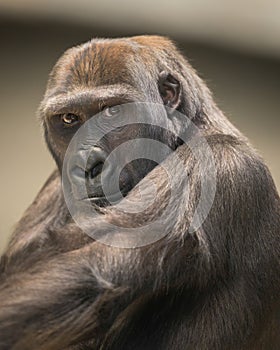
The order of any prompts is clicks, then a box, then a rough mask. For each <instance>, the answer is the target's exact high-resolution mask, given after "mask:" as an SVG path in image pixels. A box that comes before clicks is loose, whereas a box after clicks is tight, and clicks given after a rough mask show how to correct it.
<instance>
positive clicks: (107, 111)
mask: <svg viewBox="0 0 280 350" xmlns="http://www.w3.org/2000/svg"><path fill="white" fill-rule="evenodd" d="M120 110H121V109H120V106H111V107H105V108H104V109H103V113H104V115H105V116H106V117H113V116H115V115H117V114H119V113H120Z"/></svg>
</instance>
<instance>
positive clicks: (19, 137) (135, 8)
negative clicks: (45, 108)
mask: <svg viewBox="0 0 280 350" xmlns="http://www.w3.org/2000/svg"><path fill="white" fill-rule="evenodd" d="M0 28H1V29H0V40H1V41H0V42H1V55H0V78H1V80H0V105H1V115H0V122H1V124H0V125H1V126H0V146H1V147H0V152H1V181H0V193H1V202H0V206H1V208H0V251H1V250H2V249H3V248H4V247H5V245H6V242H7V238H8V236H9V235H10V234H11V232H12V229H13V226H14V224H15V222H16V221H17V220H18V219H19V218H20V216H21V215H22V213H23V211H24V209H25V208H26V207H27V206H28V205H29V204H30V203H31V201H32V199H33V198H34V196H35V195H36V193H37V192H38V190H39V189H40V187H41V186H42V184H43V183H44V181H45V179H46V178H47V177H48V175H49V174H50V173H51V171H52V169H53V168H54V166H55V165H54V162H53V161H52V159H51V157H50V155H49V154H48V152H47V150H46V147H45V145H44V142H43V138H42V133H41V130H40V125H39V123H38V121H37V120H36V117H35V113H36V109H37V107H38V104H39V102H40V99H41V98H42V96H43V93H44V88H45V84H46V81H47V76H48V73H49V71H50V69H51V67H52V66H53V64H54V63H55V61H56V60H57V59H58V57H59V56H60V55H61V54H62V53H63V51H64V50H65V49H67V48H69V47H71V46H73V45H75V44H79V43H81V42H84V41H87V40H89V39H90V38H92V37H97V36H103V37H116V36H128V35H135V34H163V35H166V36H169V37H171V38H172V39H174V40H175V41H177V43H178V45H179V47H180V48H181V49H182V50H183V52H184V53H185V54H186V56H187V57H188V59H189V61H190V62H191V64H192V65H193V66H194V67H195V68H196V69H197V71H198V73H199V74H200V76H202V78H204V79H205V80H206V82H207V83H208V85H209V86H210V88H211V89H212V91H213V92H214V95H215V97H216V100H217V102H218V104H219V106H220V107H221V108H222V109H223V110H224V111H225V113H226V114H227V116H228V117H229V119H230V120H231V121H232V122H233V123H234V124H235V125H236V126H237V127H238V128H239V129H241V130H242V131H243V132H244V133H245V134H246V135H247V136H248V137H249V139H250V140H251V142H252V144H253V145H254V146H255V147H256V148H257V149H258V150H259V153H260V154H261V155H262V156H263V157H264V159H265V161H266V163H267V164H268V165H269V167H270V169H271V171H272V174H273V177H274V179H275V182H276V184H277V186H278V188H280V165H279V146H280V140H279V130H280V129H279V127H280V118H279V117H280V116H279V107H280V1H279V0H266V1H265V0H254V1H250V0H249V1H246V2H244V1H240V0H237V1H234V2H231V3H230V2H226V1H217V0H211V1H210V0H203V1H200V0H196V1H194V0H192V1H185V0H173V1H172V2H170V1H163V0H161V1H160V0H153V1H148V0H142V1H141V2H140V1H134V0H133V1H129V0H120V1H113V0H103V1H102V2H101V1H100V2H99V1H93V0H79V1H74V0H56V1H55V0H41V1H35V0H13V1H10V0H0Z"/></svg>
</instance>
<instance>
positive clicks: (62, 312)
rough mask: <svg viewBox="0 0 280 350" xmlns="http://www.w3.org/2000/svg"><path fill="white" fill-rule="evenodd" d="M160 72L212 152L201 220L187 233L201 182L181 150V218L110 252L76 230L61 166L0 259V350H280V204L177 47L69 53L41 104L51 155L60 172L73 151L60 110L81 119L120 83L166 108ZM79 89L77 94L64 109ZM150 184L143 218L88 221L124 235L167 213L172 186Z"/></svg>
mask: <svg viewBox="0 0 280 350" xmlns="http://www.w3.org/2000/svg"><path fill="white" fill-rule="evenodd" d="M161 71H167V72H169V73H171V74H172V76H174V77H175V78H176V79H177V80H178V81H179V82H180V84H181V96H180V103H179V104H178V106H176V108H177V109H178V110H180V111H181V112H183V113H184V114H186V115H187V116H188V117H189V118H190V119H192V120H193V122H194V123H196V125H197V126H198V127H199V128H200V129H201V132H202V133H203V134H204V135H205V137H206V139H207V141H208V143H209V145H210V146H211V148H212V151H213V153H214V157H215V164H216V168H217V191H216V197H215V200H214V203H213V206H212V208H211V211H210V213H209V215H208V217H207V219H206V221H205V222H204V223H203V225H202V227H200V228H199V229H198V230H197V231H196V232H195V233H193V234H190V233H188V227H189V224H190V222H191V219H192V215H193V212H194V209H195V207H196V204H197V201H198V198H199V192H200V176H201V174H200V168H199V167H198V166H197V164H196V161H195V159H193V157H192V153H191V152H190V150H189V149H188V147H187V146H186V145H181V146H179V147H178V148H177V149H176V150H175V151H174V152H175V153H176V154H177V155H178V156H179V157H180V158H181V159H182V160H183V162H184V164H185V167H186V169H187V172H188V174H189V186H190V200H189V202H188V206H187V208H186V210H185V212H184V220H183V221H182V220H181V221H180V222H179V223H178V225H175V226H174V229H173V230H172V231H171V232H169V233H168V235H167V236H166V237H165V238H163V239H162V240H160V241H158V242H156V243H154V244H151V245H149V246H146V247H142V248H137V249H121V248H113V247H109V246H105V245H102V244H100V243H99V242H97V241H93V240H92V239H91V238H89V237H87V236H86V235H85V234H84V233H82V232H80V230H79V229H78V228H77V227H76V226H75V224H74V223H73V222H72V221H71V217H70V216H69V214H68V211H67V209H66V206H65V204H64V200H63V196H62V193H61V186H60V179H59V176H60V175H59V171H56V172H55V173H54V174H53V175H52V176H51V177H50V179H49V180H48V181H47V183H46V184H45V186H44V187H43V189H42V190H41V192H40V193H39V195H38V196H37V198H36V199H35V201H34V203H33V204H32V205H31V207H30V208H29V209H28V210H27V212H26V213H25V215H24V217H23V218H22V219H21V221H20V222H19V224H18V227H17V229H16V231H15V233H14V235H13V237H12V240H11V242H10V244H9V246H8V249H7V251H6V252H5V254H4V255H3V257H2V259H1V287H0V349H1V350H2V349H3V350H6V349H19V350H24V349H28V350H31V349H36V350H37V349H38V350H39V349H40V350H42V349H64V348H71V349H75V350H77V349H83V350H85V349H106V350H115V349H118V350H120V349H122V350H132V349H133V350H138V349H139V350H140V349H141V350H144V349H145V350H146V349H151V350H152V349H153V350H155V349H160V350H164V349H166V350H167V349H168V350H170V349H173V350H175V349H176V350H182V349H188V350H189V349H190V350H191V349H195V350H206V349H207V350H208V349H209V350H210V349H211V350H216V349H217V350H218V349H219V350H230V349H231V350H233V349H234V350H277V349H279V347H280V337H279V326H280V323H279V293H280V263H279V257H280V246H279V223H280V216H279V213H280V211H279V210H280V208H279V203H280V201H279V196H278V194H277V191H276V189H275V185H274V183H273V180H272V178H271V175H270V173H269V170H268V169H267V167H266V166H265V165H264V163H263V162H262V160H261V159H260V158H259V157H258V156H257V155H256V153H255V152H254V150H253V149H252V148H251V147H250V145H249V144H248V142H247V140H246V138H245V137H244V136H242V135H241V134H240V133H239V131H237V130H236V129H235V128H234V127H233V126H232V125H231V124H230V123H229V121H228V120H227V119H226V118H225V117H224V116H223V114H222V112H221V111H220V110H219V109H218V108H217V106H216V105H215V103H214V102H213V99H212V97H211V94H210V93H209V91H208V89H207V88H206V86H205V84H204V83H203V82H202V81H201V80H200V79H199V78H198V77H197V75H196V74H195V72H194V71H193V69H192V68H191V67H190V66H189V65H188V63H187V62H186V60H185V59H184V58H183V57H182V56H181V55H180V53H178V51H177V50H176V48H175V47H174V45H173V44H172V43H171V42H170V41H169V40H167V39H164V38H160V37H135V38H130V39H117V40H93V41H91V42H89V43H86V44H84V45H82V46H80V47H77V48H73V49H70V50H69V51H67V52H66V54H65V55H64V56H63V57H62V58H61V59H60V60H59V61H58V63H57V65H56V66H55V68H54V70H53V72H52V73H51V76H50V80H49V84H48V88H47V92H46V95H45V98H44V100H43V102H42V105H41V108H40V115H41V116H42V120H43V123H44V126H45V134H46V139H47V143H48V145H49V148H50V150H51V152H52V154H53V155H54V157H55V159H56V161H57V164H58V167H59V168H60V167H61V164H62V160H63V155H64V152H65V149H66V146H65V145H63V144H60V143H59V141H58V140H56V139H55V136H54V134H53V132H52V130H51V128H50V126H49V124H48V118H50V117H51V115H52V114H54V113H57V111H58V110H61V109H63V108H64V104H65V103H66V102H67V103H68V104H69V103H70V104H72V108H74V109H75V108H76V109H79V111H83V113H84V115H85V116H86V117H87V116H89V115H91V114H92V113H93V112H96V111H97V110H98V108H99V107H100V100H102V99H104V96H103V95H102V94H103V93H106V94H107V96H110V94H111V89H112V95H113V96H111V97H110V98H116V96H115V95H114V91H115V90H114V88H116V87H117V89H119V90H118V91H119V96H118V99H120V100H121V101H124V100H125V98H124V96H130V100H135V101H151V102H157V103H162V98H161V96H160V94H159V90H158V77H159V74H160V72H161ZM116 84H117V85H116ZM104 85H105V87H106V86H107V87H106V88H105V90H102V89H103V86H104ZM73 89H75V91H76V95H74V96H73V98H72V99H71V101H69V100H68V101H66V100H65V98H64V96H65V93H67V94H68V96H69V95H71V91H73ZM77 89H78V90H79V89H80V92H78V93H77ZM113 90H114V91H113ZM125 92H126V93H125ZM96 94H100V96H101V97H100V100H98V101H97V100H96V99H95V100H94V99H92V97H93V96H96ZM63 98H64V99H63ZM65 101H66V102H65ZM90 101H94V102H92V103H91V102H90ZM98 106H99V107H98ZM190 137H191V136H190ZM165 162H166V163H167V164H169V165H170V166H171V167H172V168H174V176H175V180H176V181H177V183H178V197H179V196H180V193H181V192H180V185H181V184H182V183H183V182H182V176H183V174H181V173H179V172H178V171H176V164H175V161H174V154H173V153H172V154H171V155H169V156H168V157H167V158H166V160H165ZM203 176H206V177H207V176H208V174H207V173H206V174H203ZM148 179H155V180H156V181H157V183H158V184H159V188H160V190H159V194H158V198H157V199H156V203H155V205H154V206H153V207H152V208H150V210H149V211H148V212H146V213H145V217H143V215H142V216H141V215H140V216H139V217H137V216H133V218H131V217H130V216H125V215H124V214H121V213H119V212H118V211H117V210H116V209H112V208H109V207H108V208H106V209H105V210H104V211H105V214H104V216H103V217H101V218H100V219H98V220H97V221H96V222H95V223H94V225H95V230H96V232H99V231H100V233H101V234H102V233H104V232H105V233H106V230H108V225H107V224H106V222H107V221H108V220H111V221H113V222H115V223H120V226H121V225H125V226H129V225H135V224H136V223H137V222H139V223H141V222H142V221H143V220H148V219H150V218H153V217H154V216H156V215H157V213H159V212H160V210H161V209H162V208H163V207H164V206H165V205H166V202H167V201H168V184H167V178H166V176H164V173H163V170H162V168H161V167H155V168H154V169H153V170H152V171H151V172H150V173H149V174H148V175H147V176H146V177H145V178H144V179H143V180H142V182H143V183H144V184H145V181H146V180H148ZM147 183H148V182H147ZM147 186H148V185H147ZM128 196H131V197H133V196H134V190H132V191H131V192H130V193H129V194H128ZM175 205H176V203H175ZM170 215H172V213H170ZM131 221H133V222H131Z"/></svg>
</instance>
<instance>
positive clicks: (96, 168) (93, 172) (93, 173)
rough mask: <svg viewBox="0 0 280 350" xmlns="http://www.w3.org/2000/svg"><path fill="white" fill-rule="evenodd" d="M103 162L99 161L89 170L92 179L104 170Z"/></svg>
mask: <svg viewBox="0 0 280 350" xmlns="http://www.w3.org/2000/svg"><path fill="white" fill-rule="evenodd" d="M103 164H104V163H103V162H98V163H97V164H96V165H95V166H94V167H93V168H91V169H90V171H89V177H90V178H91V179H94V178H95V177H96V176H98V175H99V174H100V173H101V172H102V168H103Z"/></svg>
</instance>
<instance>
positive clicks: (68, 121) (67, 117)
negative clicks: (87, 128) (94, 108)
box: [61, 113, 80, 126]
mask: <svg viewBox="0 0 280 350" xmlns="http://www.w3.org/2000/svg"><path fill="white" fill-rule="evenodd" d="M61 121H62V122H63V124H65V125H66V126H73V125H76V124H77V123H79V122H80V117H79V116H77V115H75V114H72V113H67V114H61Z"/></svg>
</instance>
